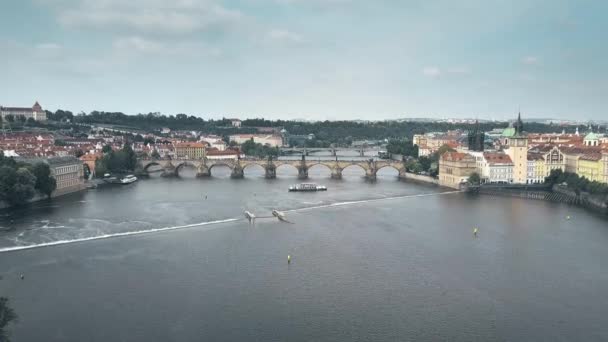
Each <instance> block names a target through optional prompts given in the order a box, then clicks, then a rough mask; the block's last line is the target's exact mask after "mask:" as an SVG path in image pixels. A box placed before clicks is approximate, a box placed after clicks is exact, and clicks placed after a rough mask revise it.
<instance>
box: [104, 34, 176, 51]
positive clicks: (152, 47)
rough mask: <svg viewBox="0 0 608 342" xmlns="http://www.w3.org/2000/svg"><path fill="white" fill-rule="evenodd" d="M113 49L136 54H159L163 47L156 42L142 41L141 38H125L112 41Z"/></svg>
mask: <svg viewBox="0 0 608 342" xmlns="http://www.w3.org/2000/svg"><path fill="white" fill-rule="evenodd" d="M113 47H114V49H116V50H124V51H136V52H147V53H150V52H161V51H163V50H164V49H165V46H164V45H163V44H162V43H160V42H157V41H153V40H148V39H144V38H141V37H137V36H133V37H125V38H119V39H117V40H115V41H114V43H113Z"/></svg>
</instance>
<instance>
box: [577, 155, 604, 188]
mask: <svg viewBox="0 0 608 342" xmlns="http://www.w3.org/2000/svg"><path fill="white" fill-rule="evenodd" d="M602 162H603V160H602V154H601V153H588V154H584V155H582V156H579V157H578V164H577V167H576V174H577V175H578V176H579V177H585V178H587V179H588V180H590V181H596V182H603V181H604V165H603V163H602Z"/></svg>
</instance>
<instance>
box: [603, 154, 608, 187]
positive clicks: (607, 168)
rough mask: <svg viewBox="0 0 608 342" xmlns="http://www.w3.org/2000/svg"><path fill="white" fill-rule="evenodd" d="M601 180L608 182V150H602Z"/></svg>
mask: <svg viewBox="0 0 608 342" xmlns="http://www.w3.org/2000/svg"><path fill="white" fill-rule="evenodd" d="M602 174H603V175H604V177H603V180H602V182H603V183H606V184H608V151H604V152H602Z"/></svg>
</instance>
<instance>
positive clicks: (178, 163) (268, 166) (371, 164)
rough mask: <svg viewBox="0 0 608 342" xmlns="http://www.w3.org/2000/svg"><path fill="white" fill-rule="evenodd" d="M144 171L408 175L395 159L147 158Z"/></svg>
mask: <svg viewBox="0 0 608 342" xmlns="http://www.w3.org/2000/svg"><path fill="white" fill-rule="evenodd" d="M139 163H140V168H141V170H142V171H143V173H144V174H145V173H147V172H148V168H149V167H151V166H153V165H158V166H160V167H161V168H162V170H163V171H162V176H163V177H175V176H179V172H180V170H181V169H182V168H183V167H184V166H190V167H193V168H195V169H196V176H197V177H210V176H211V169H212V168H214V167H216V166H226V167H228V168H230V170H231V171H232V172H231V177H232V178H243V177H244V170H245V169H246V168H248V167H250V166H256V165H257V166H261V167H262V168H263V169H264V171H265V177H266V178H268V179H273V178H276V176H277V168H279V167H281V166H284V165H287V166H290V167H294V168H295V169H296V170H298V178H299V179H306V178H308V170H309V169H310V168H311V167H313V166H315V165H322V166H325V167H327V168H328V169H329V170H330V171H331V178H334V179H340V178H342V170H344V169H345V168H347V167H349V166H358V167H360V168H361V169H363V170H364V171H365V178H367V179H369V180H375V179H376V173H377V172H378V170H380V169H383V168H385V167H391V168H393V169H395V170H397V171H398V172H399V178H402V179H404V178H405V175H406V169H405V165H404V163H403V162H401V161H394V160H373V159H369V160H338V159H337V158H336V159H335V160H306V158H305V156H302V159H301V160H272V159H267V160H264V159H173V160H169V159H159V160H153V159H144V160H140V161H139Z"/></svg>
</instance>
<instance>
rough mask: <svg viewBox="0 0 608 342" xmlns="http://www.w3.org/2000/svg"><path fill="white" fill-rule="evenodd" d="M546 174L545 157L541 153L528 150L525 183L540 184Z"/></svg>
mask: <svg viewBox="0 0 608 342" xmlns="http://www.w3.org/2000/svg"><path fill="white" fill-rule="evenodd" d="M546 176H548V175H547V174H546V171H545V158H544V156H543V155H542V154H541V153H529V152H528V173H527V176H526V178H527V180H526V184H541V183H544V182H545V177H546Z"/></svg>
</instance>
